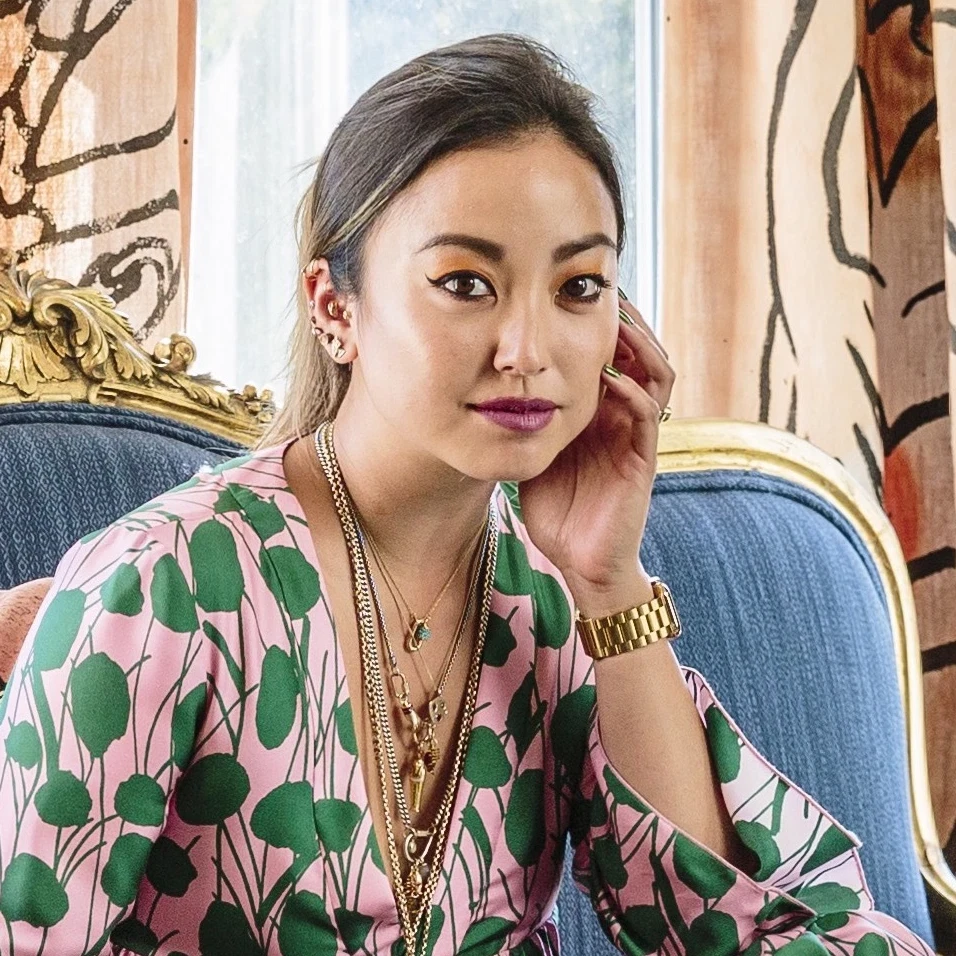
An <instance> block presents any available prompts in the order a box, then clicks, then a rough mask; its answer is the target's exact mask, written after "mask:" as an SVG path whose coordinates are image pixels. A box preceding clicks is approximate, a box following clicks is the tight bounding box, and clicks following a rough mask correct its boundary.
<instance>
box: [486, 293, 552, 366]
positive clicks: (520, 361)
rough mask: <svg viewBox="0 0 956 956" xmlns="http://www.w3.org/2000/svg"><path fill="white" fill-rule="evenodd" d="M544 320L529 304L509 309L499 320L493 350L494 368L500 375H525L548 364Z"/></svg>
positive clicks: (545, 324)
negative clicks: (494, 348) (495, 343)
mask: <svg viewBox="0 0 956 956" xmlns="http://www.w3.org/2000/svg"><path fill="white" fill-rule="evenodd" d="M546 336H547V323H546V319H545V317H544V316H543V315H542V314H541V311H540V310H538V309H535V308H533V307H531V306H528V307H522V308H516V309H513V310H512V311H511V312H510V313H509V314H508V316H507V317H506V318H504V319H503V321H502V323H501V326H500V328H499V333H498V347H497V349H496V351H495V368H496V369H497V370H498V371H499V372H502V373H504V374H510V375H520V376H529V375H537V374H538V373H540V372H543V371H544V370H545V368H547V365H548V345H547V342H546V341H545V338H546Z"/></svg>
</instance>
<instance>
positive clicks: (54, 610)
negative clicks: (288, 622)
mask: <svg viewBox="0 0 956 956" xmlns="http://www.w3.org/2000/svg"><path fill="white" fill-rule="evenodd" d="M170 517H172V518H175V516H170ZM147 524H148V522H146V521H139V520H138V519H137V520H134V521H131V522H129V523H127V524H126V525H125V526H120V525H114V526H111V527H110V528H109V529H107V530H105V531H103V532H99V533H97V534H96V535H93V536H88V537H87V538H84V539H82V540H81V541H79V542H77V543H76V544H74V545H73V547H71V548H70V550H69V551H68V552H67V553H66V555H65V556H64V557H63V559H62V560H61V561H60V563H59V565H58V567H57V569H56V574H55V576H54V579H53V584H52V585H51V587H50V590H49V592H48V593H47V595H46V597H45V599H44V601H43V603H42V604H41V606H40V609H39V612H38V614H37V617H36V619H35V621H34V623H33V625H32V627H31V628H30V630H29V632H28V633H27V636H26V640H25V643H24V644H23V646H22V648H21V651H20V654H19V656H18V657H17V661H16V664H15V667H14V670H13V673H12V674H11V677H10V682H9V684H8V686H7V689H6V693H5V695H4V697H3V700H2V701H0V808H2V810H0V920H2V925H0V952H3V953H5V954H9V956H36V954H37V953H39V952H40V951H41V950H42V951H43V952H44V953H64V954H65V953H75V954H79V953H82V954H89V956H93V954H98V953H100V952H103V951H106V950H107V949H108V948H109V947H110V937H111V934H112V941H113V942H114V943H117V944H119V946H120V948H122V949H124V951H125V949H126V948H127V947H129V948H134V947H135V945H136V943H135V938H136V935H137V928H138V924H137V923H136V921H135V920H134V919H132V918H131V917H129V913H130V911H131V907H132V904H133V902H134V900H135V899H136V896H137V893H138V888H139V885H140V880H141V879H142V878H143V875H144V873H145V872H147V863H148V860H149V854H150V851H151V849H152V847H153V844H154V841H156V839H157V837H158V836H159V834H160V831H161V829H162V827H163V824H164V822H165V819H166V815H167V812H168V803H169V797H170V794H171V793H172V791H173V787H174V786H175V784H176V781H177V780H178V778H179V776H180V773H181V771H182V770H183V768H184V767H185V766H186V763H187V761H188V759H189V756H190V754H191V752H192V750H193V746H194V742H195V737H196V735H197V727H198V726H199V724H200V721H201V720H202V718H203V715H204V713H205V708H206V700H207V671H208V669H209V661H208V650H207V648H208V646H209V643H210V642H209V641H208V640H206V639H205V635H204V631H203V626H205V625H207V622H206V621H205V620H204V621H202V624H201V619H200V609H199V608H198V606H197V601H196V598H195V597H194V595H193V593H192V588H191V587H190V585H189V584H188V583H187V574H190V571H189V565H188V563H187V560H188V552H187V545H186V542H185V535H183V534H182V523H181V522H180V521H176V520H171V521H166V522H165V523H161V524H157V525H156V526H154V527H151V528H150V527H147ZM137 525H138V527H137ZM136 951H137V952H144V951H145V950H143V949H142V948H139V949H137V950H136Z"/></svg>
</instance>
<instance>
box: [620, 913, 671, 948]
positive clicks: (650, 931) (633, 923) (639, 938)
mask: <svg viewBox="0 0 956 956" xmlns="http://www.w3.org/2000/svg"><path fill="white" fill-rule="evenodd" d="M621 929H622V932H621V935H620V936H619V937H618V945H620V947H621V949H622V950H623V951H624V952H625V953H627V954H629V956H648V954H649V953H656V952H657V951H658V950H659V949H660V948H661V945H662V944H663V942H664V940H665V939H667V921H666V920H665V919H664V914H663V913H661V911H660V910H659V909H658V908H657V907H656V906H629V907H628V908H627V909H626V910H625V911H624V918H623V919H622V920H621Z"/></svg>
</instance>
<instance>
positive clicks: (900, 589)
mask: <svg viewBox="0 0 956 956" xmlns="http://www.w3.org/2000/svg"><path fill="white" fill-rule="evenodd" d="M3 294H4V289H3V287H2V284H0V309H2V308H3V307H4V305H5V302H4V299H3ZM101 305H102V303H101ZM8 307H9V306H8ZM31 307H34V306H33V305H32V304H31V303H25V304H24V303H23V302H21V303H20V304H18V305H17V308H18V309H19V310H20V312H19V314H20V315H21V321H23V322H27V321H29V311H30V308H31ZM104 307H105V306H104ZM70 321H71V320H70V313H69V309H66V310H65V311H64V324H65V325H66V326H70ZM67 331H68V333H69V328H68V329H67ZM2 335H3V333H0V344H2ZM67 338H68V339H69V334H68V336H67ZM130 341H131V339H130ZM184 343H185V344H184ZM127 344H128V347H129V348H131V349H133V348H134V346H135V343H133V344H131V345H130V344H129V343H127ZM172 344H173V345H178V347H179V348H180V351H182V350H186V351H188V340H183V339H181V338H180V339H179V340H178V343H176V342H174V343H172ZM136 348H138V346H137V347H136ZM140 351H141V350H140ZM158 351H159V350H158ZM143 355H145V353H143ZM171 356H172V357H171ZM143 361H146V362H147V363H152V364H151V366H150V367H151V368H154V369H155V371H154V373H153V376H152V379H149V378H148V377H147V378H146V379H140V380H137V381H133V380H131V379H129V378H126V379H124V378H123V377H122V375H121V374H120V372H119V371H118V368H119V367H118V366H117V365H116V364H115V363H114V364H113V365H108V367H107V368H106V374H105V375H104V374H103V370H102V369H100V370H99V372H98V373H97V374H99V376H100V377H99V378H91V377H90V373H89V371H88V370H87V371H84V370H83V369H81V368H80V367H79V365H78V360H77V361H74V362H72V364H70V363H66V365H67V366H68V367H67V368H66V371H67V372H69V373H70V376H72V377H71V378H69V380H66V379H64V380H61V381H60V382H59V383H58V384H57V383H54V384H52V385H51V384H50V383H47V385H48V386H49V387H47V390H46V391H45V392H43V391H42V390H40V391H39V397H41V398H43V397H45V398H46V399H47V400H46V401H39V402H37V401H36V398H37V397H38V389H37V387H36V383H34V388H33V391H32V392H31V393H29V394H27V393H25V392H24V388H23V387H22V385H23V381H25V379H23V380H21V381H20V383H19V384H18V383H17V382H16V381H14V382H12V384H11V381H9V380H7V381H4V379H3V378H0V482H2V487H3V489H4V493H3V495H0V589H2V588H9V587H12V586H14V585H17V584H20V583H22V582H24V581H27V580H29V579H32V578H38V577H44V576H46V575H50V574H52V572H53V570H54V568H55V566H56V564H57V562H58V560H59V558H60V556H61V555H62V554H63V553H64V552H65V551H66V550H67V548H68V547H69V545H70V544H71V543H72V542H73V541H74V540H76V539H77V538H78V537H80V536H82V535H83V534H85V533H87V532H89V531H92V530H94V529H96V528H99V527H102V526H103V525H105V524H107V523H108V522H110V521H112V520H113V519H114V518H116V517H118V516H120V515H121V514H124V513H125V512H127V511H129V510H131V509H132V508H134V507H136V506H138V505H139V504H142V503H143V502H145V501H146V500H148V499H149V498H151V497H153V496H154V495H156V494H158V493H159V492H161V491H163V490H165V489H167V488H169V487H171V486H173V485H175V484H178V483H180V482H181V481H184V480H186V479H188V478H189V477H190V476H191V475H192V474H194V473H195V471H196V470H197V469H198V468H199V467H200V466H202V465H204V464H213V463H215V462H217V461H219V460H222V459H224V458H227V457H231V456H233V455H236V454H239V453H240V452H241V451H242V450H243V448H244V447H245V446H246V445H247V444H248V443H250V442H251V441H252V440H254V436H255V434H256V432H257V429H258V427H259V426H261V424H262V423H263V422H264V421H265V420H266V419H267V417H268V409H267V408H266V404H267V403H264V402H262V401H261V397H260V396H256V395H255V392H254V390H253V391H252V392H249V391H248V390H247V391H246V392H244V393H242V395H240V396H237V395H236V394H235V393H227V392H226V390H223V391H222V395H221V396H220V397H222V396H225V397H222V404H221V406H219V407H214V406H215V403H213V404H212V405H210V404H208V402H209V399H210V394H209V393H208V391H207V392H203V391H202V389H207V390H208V389H211V388H213V385H211V384H210V382H209V380H202V379H190V377H189V376H188V374H187V368H186V366H187V365H188V362H183V361H181V362H180V363H179V364H178V365H177V364H176V362H175V349H171V348H169V347H168V346H167V349H166V351H165V353H162V354H159V355H155V356H152V357H150V356H146V358H145V359H143ZM164 375H165V378H164V377H163V376H164ZM8 379H9V376H8ZM77 382H78V383H80V384H79V385H76V388H75V389H74V393H70V391H69V388H68V386H69V385H70V384H71V383H74V384H75V383H77ZM84 382H85V384H84ZM28 384H29V383H28ZM81 385H82V387H80V386H81ZM57 389H59V391H57ZM164 390H165V392H164ZM191 393H193V394H191ZM196 394H198V395H199V396H200V398H199V399H197V398H196V397H195V395H196ZM64 399H65V400H64ZM203 399H205V401H206V404H204V403H203ZM230 403H231V404H230ZM230 416H232V417H231V418H230ZM642 554H643V559H644V563H645V565H646V567H647V568H648V569H649V570H650V571H652V572H654V573H657V574H660V575H661V576H662V577H663V578H664V579H666V580H667V581H668V583H669V584H670V585H671V588H672V590H673V593H674V596H675V600H676V602H677V604H678V607H679V609H680V612H681V616H682V619H683V622H684V628H685V633H684V635H683V636H682V637H681V638H680V640H679V641H678V643H677V644H675V651H676V652H677V654H678V656H679V657H680V658H681V659H682V661H683V662H684V663H686V664H690V665H693V666H695V667H697V668H699V669H700V670H701V671H702V672H703V673H704V674H705V675H706V676H707V677H708V678H709V680H710V681H711V683H712V684H713V685H714V688H715V690H716V692H717V693H718V695H719V696H720V698H721V700H722V701H723V702H724V703H725V704H726V705H727V707H728V708H729V710H730V711H731V713H732V714H733V715H734V716H735V718H736V719H737V720H738V721H739V723H740V724H741V726H742V727H743V728H744V730H745V732H746V733H747V734H748V736H749V737H750V738H751V740H752V741H753V742H754V743H755V744H756V746H757V747H758V748H759V749H760V750H761V751H762V752H763V753H764V754H765V755H766V756H767V757H768V758H769V759H770V760H771V761H772V762H773V763H774V764H775V765H776V766H777V767H778V768H779V769H780V770H782V771H783V772H784V773H785V774H786V775H788V776H790V777H792V778H793V779H794V780H795V781H796V782H797V783H799V784H800V785H801V786H802V787H804V788H805V789H806V790H808V791H809V792H810V793H811V794H812V795H813V796H815V797H817V798H818V799H819V800H820V801H821V802H822V803H823V805H824V806H826V807H827V808H828V809H829V810H831V811H832V812H833V813H834V814H835V815H836V816H837V818H838V819H839V820H840V821H841V822H842V823H844V824H845V825H846V826H848V827H849V828H850V829H851V830H853V831H855V832H856V833H857V834H858V835H859V836H860V837H861V838H862V840H863V843H864V846H863V849H862V851H861V852H862V858H863V862H864V866H865V869H866V873H867V876H868V879H869V884H870V888H871V890H872V892H873V895H874V897H875V900H876V904H877V906H878V907H879V908H880V909H882V910H884V911H886V912H888V913H890V914H892V915H893V916H895V917H897V918H898V919H900V920H901V921H903V922H904V923H906V924H907V925H909V926H910V927H912V928H913V929H915V930H916V931H917V932H919V933H920V934H921V935H923V936H924V937H925V938H926V939H928V940H932V939H933V929H934V928H935V930H936V942H937V946H938V948H939V949H940V950H941V951H943V952H946V951H953V950H952V947H953V936H952V931H951V929H950V927H951V926H952V925H954V924H953V914H954V912H956V909H954V906H956V880H954V878H953V875H952V874H951V873H950V871H949V869H948V868H947V866H946V865H945V863H944V862H943V860H942V854H941V852H940V848H939V845H938V841H937V836H936V831H935V825H934V821H933V816H932V809H931V806H930V801H929V790H928V783H927V773H926V766H925V749H924V744H923V727H922V693H921V675H920V659H919V645H918V638H917V634H916V629H915V612H914V608H913V600H912V594H911V591H910V588H909V583H908V578H907V575H906V568H905V564H904V561H903V558H902V555H901V553H900V549H899V545H898V543H897V541H896V538H895V536H894V534H893V531H892V529H891V527H890V525H889V522H888V521H887V519H886V517H885V515H883V513H882V512H881V511H880V509H879V508H878V507H877V506H876V504H875V503H874V502H872V501H871V500H870V499H869V498H868V497H867V495H866V493H865V492H864V491H862V490H861V489H860V488H859V487H858V486H857V485H856V484H855V482H854V481H853V480H852V479H851V478H850V477H849V475H848V474H847V473H846V472H845V471H844V469H843V468H842V467H841V466H840V465H839V464H838V463H837V462H835V461H834V460H832V459H830V458H829V457H828V456H826V455H824V454H823V453H822V452H820V451H818V450H817V449H815V448H813V447H812V446H810V445H809V444H807V443H806V442H804V441H802V440H800V439H798V438H795V437H794V436H792V435H789V434H788V433H785V432H780V431H777V430H775V429H772V428H769V427H767V426H759V425H750V424H743V423H734V422H722V421H674V422H669V423H668V424H667V425H665V426H664V429H663V432H662V438H661V452H660V475H659V477H658V479H657V482H656V484H655V488H654V496H653V503H652V508H651V513H650V518H649V522H648V528H647V535H646V538H645V542H644V548H643V552H642ZM0 642H2V634H0ZM558 906H559V920H560V927H561V934H562V939H563V946H564V952H565V953H567V954H569V956H578V954H585V953H586V954H588V956H596V954H598V953H601V952H605V951H606V952H616V950H614V949H613V948H612V947H611V945H610V943H609V942H607V940H606V939H605V938H604V936H603V934H602V933H601V930H600V928H599V927H598V925H597V921H596V919H595V917H594V915H593V913H592V911H591V909H590V904H589V903H588V902H587V900H586V898H585V897H584V896H583V895H582V894H580V893H579V892H578V891H577V890H576V889H575V887H574V886H573V885H572V882H571V880H570V877H568V878H567V879H565V881H564V885H563V887H562V891H561V895H560V898H559V904H558ZM931 910H932V911H933V915H934V920H933V924H934V925H933V926H931V922H930V912H931Z"/></svg>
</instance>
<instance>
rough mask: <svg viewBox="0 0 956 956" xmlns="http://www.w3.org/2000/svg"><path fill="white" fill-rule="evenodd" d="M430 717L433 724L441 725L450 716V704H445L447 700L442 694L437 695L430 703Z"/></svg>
mask: <svg viewBox="0 0 956 956" xmlns="http://www.w3.org/2000/svg"><path fill="white" fill-rule="evenodd" d="M428 715H429V716H430V717H431V719H432V723H433V724H440V723H441V722H442V720H444V718H445V717H447V716H448V704H446V703H445V698H444V697H442V695H441V694H436V695H435V696H434V697H433V698H432V699H431V700H430V701H429V702H428Z"/></svg>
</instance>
